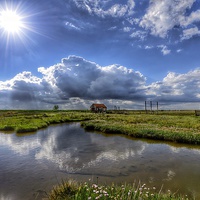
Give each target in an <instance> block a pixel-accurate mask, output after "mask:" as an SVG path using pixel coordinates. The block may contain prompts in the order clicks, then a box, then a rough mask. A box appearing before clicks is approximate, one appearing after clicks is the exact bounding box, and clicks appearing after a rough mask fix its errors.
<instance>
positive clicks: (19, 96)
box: [0, 56, 146, 108]
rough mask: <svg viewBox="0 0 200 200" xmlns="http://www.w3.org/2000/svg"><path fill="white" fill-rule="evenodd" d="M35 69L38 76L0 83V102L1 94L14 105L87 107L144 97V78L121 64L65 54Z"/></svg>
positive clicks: (28, 76)
mask: <svg viewBox="0 0 200 200" xmlns="http://www.w3.org/2000/svg"><path fill="white" fill-rule="evenodd" d="M38 71H39V72H40V73H41V74H42V77H41V78H38V77H36V76H34V75H33V74H32V73H31V72H22V73H20V74H17V75H16V76H15V77H14V78H13V79H11V80H8V81H5V82H1V86H0V94H1V98H0V101H5V99H3V98H2V97H3V96H4V98H5V97H6V98H7V99H9V102H12V103H13V104H12V106H15V107H16V108H18V106H20V105H21V106H22V107H23V105H27V104H29V106H30V104H32V105H31V106H32V107H34V106H35V107H36V105H37V106H38V105H40V106H43V105H45V104H46V105H47V104H50V105H52V104H64V105H65V106H68V107H73V108H75V107H76V108H80V106H79V105H80V104H81V105H82V106H83V105H84V107H88V104H87V103H86V102H87V101H88V103H91V101H93V102H94V100H95V101H97V100H102V101H105V100H109V99H113V100H132V101H134V100H136V101H137V100H139V99H143V98H144V90H145V82H146V78H145V77H144V76H143V75H142V74H141V73H140V72H137V71H133V70H132V69H128V68H126V67H124V66H120V65H110V66H99V65H98V64H96V63H94V62H90V61H87V60H85V59H83V58H81V57H77V56H69V57H68V58H63V59H62V61H61V63H58V64H55V65H53V66H50V67H48V68H44V67H40V68H38ZM7 103H8V101H7ZM70 104H71V105H70ZM2 105H4V104H2ZM23 108H25V107H23ZM29 108H30V107H29Z"/></svg>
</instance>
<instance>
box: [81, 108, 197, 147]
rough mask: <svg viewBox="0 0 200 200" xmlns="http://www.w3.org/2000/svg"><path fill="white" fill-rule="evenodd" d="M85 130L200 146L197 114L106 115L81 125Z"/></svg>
mask: <svg viewBox="0 0 200 200" xmlns="http://www.w3.org/2000/svg"><path fill="white" fill-rule="evenodd" d="M81 124H82V126H83V127H84V128H85V129H88V130H96V131H101V132H104V133H110V134H111V133H118V134H125V135H129V136H132V137H135V138H149V139H155V140H165V141H171V142H178V143H188V144H200V117H196V116H195V115H194V112H193V113H192V112H186V111H185V112H183V113H182V112H181V111H179V112H177V111H176V112H171V113H170V112H169V111H168V112H166V113H165V112H161V113H158V114H145V113H144V112H143V113H131V114H106V115H104V116H102V117H101V118H99V119H94V120H90V121H85V122H82V123H81Z"/></svg>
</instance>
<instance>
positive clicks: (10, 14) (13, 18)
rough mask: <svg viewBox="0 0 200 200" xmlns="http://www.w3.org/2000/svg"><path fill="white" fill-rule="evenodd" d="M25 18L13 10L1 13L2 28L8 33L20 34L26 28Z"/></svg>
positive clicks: (0, 25)
mask: <svg viewBox="0 0 200 200" xmlns="http://www.w3.org/2000/svg"><path fill="white" fill-rule="evenodd" d="M22 19H23V18H22V17H21V16H20V15H19V14H18V13H16V11H12V10H3V11H1V12H0V28H1V29H3V30H4V31H5V32H7V33H19V31H21V29H22V28H23V27H24V24H23V20H22Z"/></svg>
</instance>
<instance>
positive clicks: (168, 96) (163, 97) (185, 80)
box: [148, 69, 200, 102]
mask: <svg viewBox="0 0 200 200" xmlns="http://www.w3.org/2000/svg"><path fill="white" fill-rule="evenodd" d="M199 77H200V69H196V70H193V71H190V72H188V73H186V74H177V73H174V72H169V73H168V75H167V76H166V77H165V78H164V79H163V80H162V81H159V82H155V83H152V84H151V85H150V86H149V91H148V94H149V95H152V96H154V97H156V98H155V99H157V100H159V101H164V102H167V101H174V102H195V101H199V100H200V99H199V98H200V80H199Z"/></svg>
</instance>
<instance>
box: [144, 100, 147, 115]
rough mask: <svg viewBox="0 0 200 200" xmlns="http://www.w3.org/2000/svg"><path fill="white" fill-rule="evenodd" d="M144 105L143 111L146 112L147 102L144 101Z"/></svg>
mask: <svg viewBox="0 0 200 200" xmlns="http://www.w3.org/2000/svg"><path fill="white" fill-rule="evenodd" d="M144 107H145V112H146V113H147V102H146V101H145V104H144Z"/></svg>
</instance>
